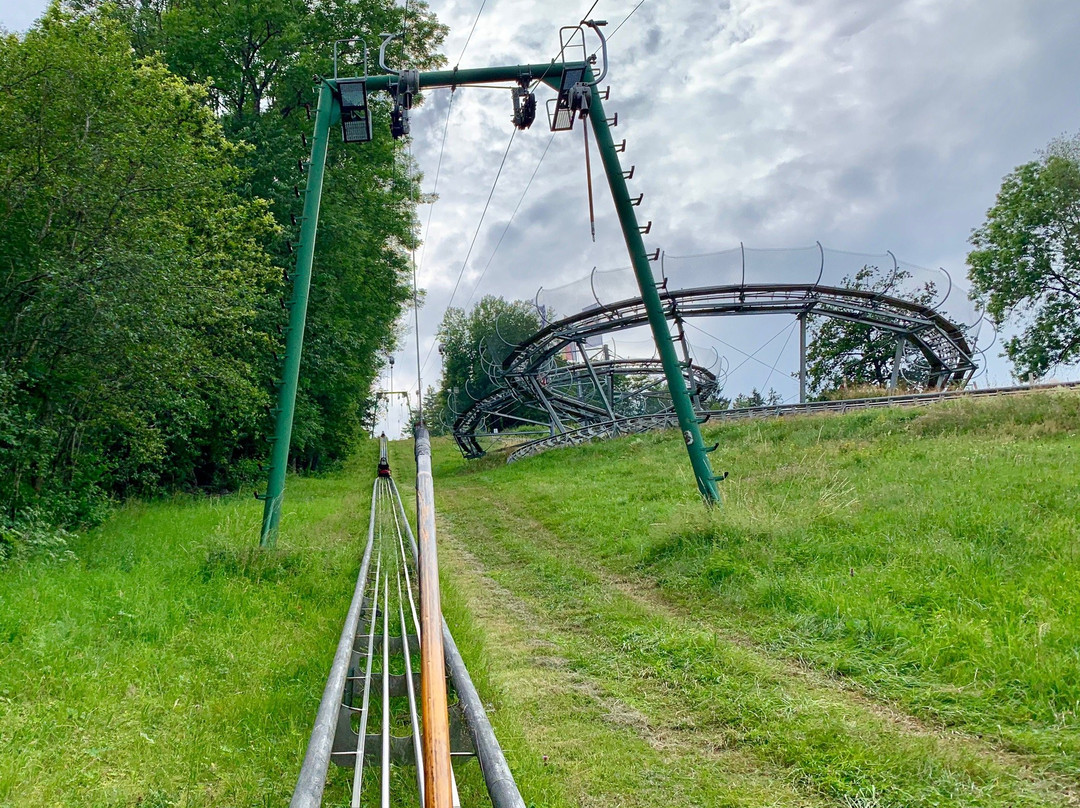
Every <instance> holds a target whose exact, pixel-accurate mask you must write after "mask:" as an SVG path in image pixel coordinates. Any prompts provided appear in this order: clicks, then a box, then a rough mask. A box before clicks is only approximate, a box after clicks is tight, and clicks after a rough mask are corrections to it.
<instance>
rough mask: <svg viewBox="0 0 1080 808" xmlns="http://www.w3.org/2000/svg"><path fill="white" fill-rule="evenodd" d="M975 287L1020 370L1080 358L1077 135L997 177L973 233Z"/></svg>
mask: <svg viewBox="0 0 1080 808" xmlns="http://www.w3.org/2000/svg"><path fill="white" fill-rule="evenodd" d="M971 244H972V246H973V247H974V248H975V249H974V250H972V251H971V253H969V254H968V268H969V269H968V273H969V277H970V278H971V282H972V286H973V288H974V290H975V292H976V294H977V295H978V296H979V299H980V300H981V301H982V302H983V303H984V304H985V305H986V310H987V312H988V313H989V314H990V316H991V318H993V320H994V322H995V324H997V325H1014V326H1016V327H1017V328H1018V329H1020V333H1019V334H1017V335H1015V336H1013V337H1011V338H1010V339H1009V340H1008V341H1007V342H1006V343H1005V354H1006V356H1008V358H1009V360H1010V361H1011V362H1012V364H1013V367H1014V369H1015V372H1016V373H1017V375H1019V376H1022V377H1028V376H1035V377H1041V376H1044V375H1046V373H1047V372H1049V371H1050V370H1051V369H1053V368H1054V367H1056V366H1058V365H1063V364H1069V363H1072V362H1075V361H1076V360H1077V359H1080V135H1076V136H1073V137H1072V138H1063V139H1059V140H1056V141H1054V142H1053V143H1051V144H1050V146H1049V147H1048V148H1047V149H1046V151H1045V152H1044V153H1043V154H1042V155H1041V156H1040V157H1039V159H1038V160H1034V161H1032V162H1030V163H1026V164H1024V165H1022V166H1020V167H1018V168H1017V169H1016V170H1014V171H1013V172H1012V173H1010V174H1009V175H1007V176H1006V177H1005V179H1004V180H1003V181H1002V184H1001V190H1000V191H998V195H997V201H996V202H995V204H994V206H993V207H992V208H990V210H989V211H987V214H986V221H985V222H984V223H983V225H982V226H981V227H979V228H978V229H976V230H975V231H974V232H973V233H972V235H971Z"/></svg>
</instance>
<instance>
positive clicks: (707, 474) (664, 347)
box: [556, 70, 720, 505]
mask: <svg viewBox="0 0 1080 808" xmlns="http://www.w3.org/2000/svg"><path fill="white" fill-rule="evenodd" d="M588 77H589V80H591V79H592V71H591V70H590V71H589V73H588ZM556 80H557V77H556ZM590 107H591V108H590V110H589V120H591V121H592V128H593V134H594V135H595V136H596V145H597V148H599V149H600V157H601V158H602V160H603V163H604V173H605V174H606V175H607V180H608V186H609V187H610V188H611V196H612V198H613V199H614V200H615V212H616V213H618V215H619V224H620V225H622V231H623V238H624V239H625V240H626V249H627V250H628V251H629V253H630V261H631V262H632V263H633V265H634V275H636V276H637V282H638V287H639V288H640V289H641V300H642V302H643V303H644V304H645V311H646V313H647V314H648V316H649V326H650V327H651V328H652V332H653V339H654V340H655V342H656V350H657V351H659V353H660V362H661V363H662V364H663V366H664V375H665V376H666V377H667V383H668V389H669V390H670V392H671V401H672V403H673V404H674V406H675V414H676V415H677V416H678V419H679V429H680V431H681V432H682V436H683V440H684V441H685V442H686V451H687V452H688V453H689V454H690V464H691V465H692V466H693V467H694V476H695V477H696V478H697V486H698V491H700V492H701V496H702V497H703V498H704V499H705V502H706V504H708V505H715V504H718V503H719V502H720V491H719V489H718V488H717V487H716V476H715V475H714V474H713V470H712V467H711V466H710V464H709V455H708V453H707V452H706V450H705V442H704V441H703V440H702V438H701V428H700V426H699V424H698V419H697V415H696V414H695V413H694V405H693V403H692V402H691V401H690V394H689V392H688V391H687V389H686V380H685V379H684V378H683V367H682V365H681V364H680V363H679V357H678V355H677V354H676V353H675V343H674V342H673V340H672V337H671V329H670V327H669V326H668V322H667V317H666V316H665V315H664V305H663V303H662V302H661V301H660V293H659V292H657V290H656V279H655V278H654V277H653V273H652V267H651V266H649V257H648V254H647V253H646V252H645V242H644V241H642V239H641V229H640V227H639V226H638V220H637V214H636V213H635V212H634V205H633V203H632V202H631V201H630V192H629V191H628V190H627V187H626V179H625V177H624V176H623V170H622V165H621V164H620V163H619V154H618V152H616V151H615V143H614V141H612V139H611V129H610V127H609V126H608V122H607V118H606V117H605V115H604V105H603V103H602V102H601V100H600V95H599V93H597V92H595V91H594V92H593V94H592V101H591V104H590Z"/></svg>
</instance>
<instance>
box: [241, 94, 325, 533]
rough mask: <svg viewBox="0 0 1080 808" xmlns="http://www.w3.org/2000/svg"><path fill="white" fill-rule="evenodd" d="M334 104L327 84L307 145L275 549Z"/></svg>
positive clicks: (268, 498)
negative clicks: (308, 145) (309, 150)
mask: <svg viewBox="0 0 1080 808" xmlns="http://www.w3.org/2000/svg"><path fill="white" fill-rule="evenodd" d="M335 106H336V102H335V100H334V96H333V92H332V91H331V88H330V85H329V84H327V83H326V82H325V81H324V82H323V83H322V86H321V87H320V89H319V107H318V111H317V112H316V114H315V133H314V136H313V138H312V144H311V164H310V165H309V166H308V181H307V189H306V191H305V192H304V218H303V222H302V223H301V226H300V243H299V244H298V245H297V249H296V267H295V269H294V277H293V291H292V298H291V299H290V300H289V302H288V304H287V306H288V308H289V325H288V330H287V331H286V332H285V360H284V362H283V363H282V371H281V380H280V382H279V385H280V387H279V389H278V403H277V419H276V421H275V424H274V437H273V438H271V441H272V442H273V445H272V448H271V450H270V470H269V476H268V480H267V484H266V494H265V496H264V497H263V499H264V500H265V502H264V507H263V522H262V533H261V534H260V537H259V544H260V545H262V546H263V547H273V546H274V542H275V541H277V532H278V522H280V521H281V502H282V499H283V498H284V495H285V472H286V471H287V470H288V467H289V444H290V442H291V441H292V427H293V413H294V411H295V409H296V388H297V384H298V382H299V379H300V356H301V354H302V352H303V349H304V326H305V324H306V323H307V305H308V292H309V290H310V289H311V263H312V259H313V258H314V256H315V233H316V230H317V229H318V226H319V203H320V201H321V200H322V184H323V169H324V168H325V166H326V147H327V144H328V142H329V140H330V124H331V120H332V117H333V113H334V108H335Z"/></svg>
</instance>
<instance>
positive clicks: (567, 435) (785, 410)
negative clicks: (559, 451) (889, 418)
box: [506, 382, 1080, 463]
mask: <svg viewBox="0 0 1080 808" xmlns="http://www.w3.org/2000/svg"><path fill="white" fill-rule="evenodd" d="M1077 387H1080V382H1060V383H1055V384H1037V385H1025V386H1022V387H988V388H986V389H984V390H935V391H931V392H929V393H909V394H906V395H894V396H881V397H877V398H853V399H848V400H846V401H809V402H807V403H805V404H778V405H775V406H766V407H741V408H739V409H733V410H702V411H700V412H699V413H698V415H699V416H700V417H701V418H703V419H708V420H715V421H728V420H741V419H744V418H770V417H777V418H778V417H782V416H786V415H800V414H807V413H818V412H832V413H845V412H853V411H855V410H865V409H873V408H877V407H919V406H926V405H927V404H933V403H935V402H938V401H946V400H949V399H957V398H988V397H993V396H1007V395H1017V394H1021V393H1027V392H1030V391H1033V390H1055V389H1060V388H1069V389H1071V388H1077ZM675 425H676V424H675V419H674V417H673V416H672V415H671V413H658V414H656V415H646V416H636V417H631V418H620V419H617V420H615V421H608V422H606V423H601V424H590V425H589V426H586V427H583V428H581V429H575V430H571V431H569V432H564V433H562V434H559V435H552V436H550V437H546V438H541V439H539V440H533V441H529V442H527V443H521V444H518V445H517V446H516V447H515V448H514V449H513V451H511V452H510V454H509V455H508V456H507V458H506V462H507V463H513V462H514V461H515V460H521V459H522V458H525V457H532V456H533V455H538V454H541V453H542V452H546V451H547V450H549V449H556V448H561V447H566V446H577V445H578V444H581V443H588V442H589V441H592V440H599V439H603V438H611V437H615V436H616V435H634V434H638V433H641V432H649V431H652V430H654V429H671V428H673V427H674V426H675Z"/></svg>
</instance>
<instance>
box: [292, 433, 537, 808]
mask: <svg viewBox="0 0 1080 808" xmlns="http://www.w3.org/2000/svg"><path fill="white" fill-rule="evenodd" d="M417 437H418V440H417V460H418V475H417V506H418V517H419V518H418V520H417V524H418V532H419V539H420V541H419V546H418V544H417V540H416V536H414V534H413V531H412V527H411V526H410V525H409V521H408V518H407V517H406V515H405V508H404V506H403V504H402V501H401V495H400V493H399V492H398V488H397V485H396V483H395V482H394V479H393V478H392V477H391V476H389V474H388V473H387V474H386V475H385V476H384V475H383V474H382V473H380V475H379V476H378V477H376V479H375V484H374V486H373V488H372V493H371V515H370V517H369V521H368V536H367V542H366V544H365V547H364V554H363V558H362V560H361V563H360V574H359V576H358V577H357V581H356V587H355V590H354V592H353V598H352V602H351V604H350V606H349V610H348V613H347V615H346V618H345V626H344V628H343V629H342V632H341V637H340V639H339V641H338V646H337V653H336V654H335V655H334V661H333V664H332V665H331V669H330V675H329V677H328V679H327V683H326V687H325V689H324V690H323V696H322V701H321V703H320V705H319V710H318V713H317V714H316V718H315V726H314V729H313V730H312V733H311V740H310V742H309V744H308V749H307V753H306V754H305V756H304V762H303V764H302V766H301V769H300V776H299V778H298V780H297V785H296V790H295V792H294V793H293V798H292V802H291V803H290V804H291V805H292V806H293V808H315V806H321V805H322V804H323V796H324V791H325V790H326V782H327V777H328V774H329V765H330V763H334V764H336V765H338V766H341V767H345V768H351V769H352V778H351V796H350V805H351V806H353V808H359V806H361V805H376V804H377V805H379V806H381V807H382V808H389V806H390V804H391V796H392V793H393V794H394V803H395V804H400V803H401V797H402V795H400V794H397V793H395V791H396V790H399V789H401V788H402V787H403V784H407V783H408V782H410V781H412V782H414V783H415V789H416V792H415V793H416V794H417V795H418V797H419V802H420V804H421V805H424V806H425V808H434V807H435V806H438V808H442V806H454V808H457V806H459V805H460V800H459V797H458V791H457V783H456V779H455V775H454V770H453V768H452V766H451V759H455V760H457V759H467V758H470V757H476V758H477V759H478V761H479V763H480V767H481V771H482V773H483V776H484V780H485V784H486V785H487V789H488V793H489V795H490V797H491V803H492V805H493V806H494V808H524V805H525V804H524V802H523V800H522V799H521V795H520V794H519V793H518V790H517V786H516V784H515V783H514V778H513V776H512V775H511V773H510V768H509V766H508V765H507V762H506V759H505V757H504V755H503V753H502V749H501V748H500V747H499V744H498V741H497V740H496V738H495V733H494V731H493V730H492V728H491V724H490V722H489V721H488V719H487V715H486V713H485V711H484V707H483V703H482V702H481V701H480V697H479V695H478V694H477V692H476V689H475V687H474V686H473V683H472V679H471V678H470V677H469V673H468V671H467V670H466V668H465V664H464V662H463V661H462V658H461V654H460V653H459V652H458V649H457V645H456V644H455V643H454V638H453V637H452V636H451V634H450V629H449V627H448V626H447V625H446V622H445V620H443V618H442V610H441V608H440V605H439V590H438V577H437V576H438V566H437V564H438V562H437V556H436V553H435V549H434V541H435V534H434V498H433V490H432V482H431V466H430V444H429V443H428V439H427V434H426V432H424V433H422V434H418V436H417ZM386 451H387V447H386V440H385V438H383V439H382V440H381V441H380V464H379V465H380V469H382V468H386V469H388V464H387V463H386V461H387V456H386ZM432 575H433V576H434V584H433V583H432V578H431V576H432ZM418 604H419V606H418ZM417 660H419V661H420V664H419V665H416V664H414V663H415V662H416V661H417ZM448 680H449V681H448ZM452 697H456V699H455V698H452ZM451 701H452V702H453V703H452V704H450V705H449V706H448V702H451ZM402 767H404V768H407V769H409V770H411V773H412V776H411V777H406V778H401V777H394V776H393V772H394V770H395V769H397V768H402ZM373 770H374V771H373ZM369 772H370V773H372V776H375V775H377V781H373V780H372V777H367V779H365V774H366V773H369ZM406 787H407V785H406Z"/></svg>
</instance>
